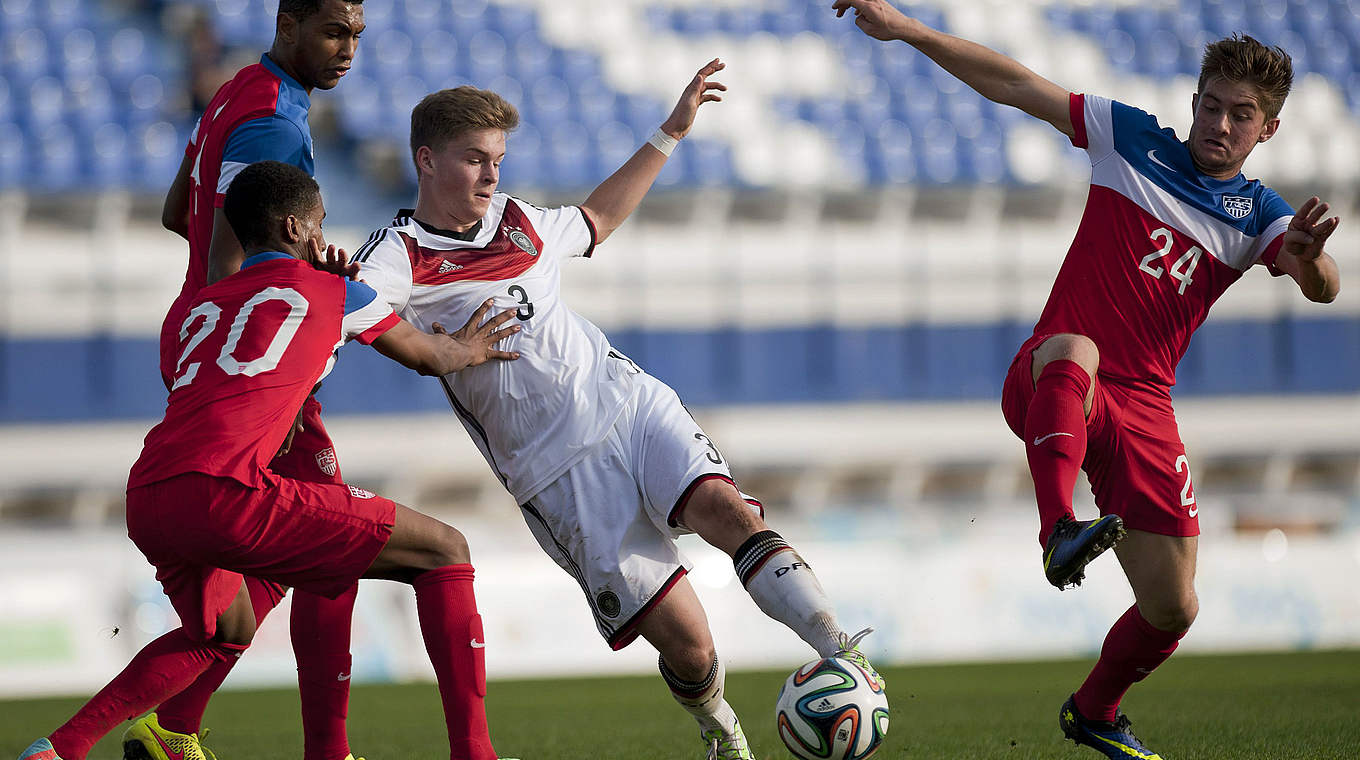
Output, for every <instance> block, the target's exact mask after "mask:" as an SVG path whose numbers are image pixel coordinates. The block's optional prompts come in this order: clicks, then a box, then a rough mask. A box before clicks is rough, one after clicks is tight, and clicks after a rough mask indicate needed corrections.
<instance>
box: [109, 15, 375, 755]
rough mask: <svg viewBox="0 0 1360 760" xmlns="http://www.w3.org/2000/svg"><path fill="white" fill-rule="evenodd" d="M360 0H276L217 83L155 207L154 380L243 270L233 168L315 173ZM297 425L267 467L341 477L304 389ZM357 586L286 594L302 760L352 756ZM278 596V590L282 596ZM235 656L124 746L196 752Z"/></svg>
mask: <svg viewBox="0 0 1360 760" xmlns="http://www.w3.org/2000/svg"><path fill="white" fill-rule="evenodd" d="M362 3H363V0H281V2H280V3H279V11H278V16H277V21H276V29H275V37H274V43H273V46H272V47H271V48H270V50H269V52H268V53H266V54H265V55H263V56H262V57H261V58H260V62H259V63H256V64H252V65H250V66H247V67H245V68H244V69H241V71H239V72H237V74H236V76H235V77H234V78H233V79H232V80H231V81H230V82H228V83H226V84H225V85H223V86H222V87H221V88H220V89H219V90H218V91H217V94H216V95H214V96H213V99H212V101H211V102H210V103H209V104H208V107H207V109H206V110H205V111H204V114H203V116H202V118H201V119H200V120H199V123H198V125H197V126H196V127H195V129H194V133H193V136H192V137H191V139H190V140H189V145H188V147H187V148H186V149H185V154H184V160H183V162H182V163H181V165H180V169H179V174H178V175H177V176H176V178H175V181H174V183H173V184H172V186H171V188H170V191H169V193H168V194H167V195H166V199H165V206H164V208H163V210H162V222H163V223H164V225H165V226H166V228H168V229H170V230H172V231H174V232H176V233H178V234H180V235H182V236H183V237H185V238H186V239H187V240H188V242H189V263H188V268H187V270H186V272H185V276H184V286H183V288H182V289H181V290H180V294H179V296H178V297H177V298H176V299H175V302H174V303H173V304H172V305H171V306H170V309H169V312H168V313H167V314H166V317H165V322H164V324H163V325H162V328H161V342H160V349H161V351H160V353H161V357H160V366H161V376H162V378H163V379H164V380H165V382H166V385H167V386H168V385H169V384H170V383H171V378H172V377H173V375H174V368H175V362H176V361H177V359H178V350H179V341H180V334H179V332H180V329H181V325H182V324H183V322H184V318H185V316H186V315H187V313H188V312H187V309H188V304H189V303H190V302H191V301H192V300H193V299H194V298H195V297H196V296H197V294H198V291H199V290H200V289H201V288H202V287H203V286H204V285H206V284H208V283H210V282H214V281H216V280H219V279H221V278H222V277H225V276H226V275H228V274H231V273H233V272H235V271H237V270H238V269H239V268H240V266H241V261H242V258H243V255H244V254H243V250H242V247H241V244H240V242H239V241H238V240H237V239H236V236H235V234H234V233H233V232H232V230H231V225H230V224H228V223H227V220H226V218H225V216H224V214H223V212H222V199H223V196H224V193H226V191H227V188H228V187H230V186H231V182H232V180H233V179H234V178H235V177H236V174H237V173H238V172H240V171H241V170H242V169H243V168H244V167H245V166H247V165H249V164H251V163H253V162H256V161H264V160H275V161H282V162H284V163H287V164H291V165H293V166H297V167H298V168H300V169H302V170H303V171H305V172H306V173H307V174H309V175H310V174H313V158H312V135H311V129H310V127H309V125H308V123H307V114H308V111H309V109H310V107H311V93H312V91H313V90H317V89H321V90H329V89H331V88H333V87H335V86H336V85H337V84H339V82H340V79H341V77H343V76H344V75H345V72H346V71H347V70H348V69H349V67H350V64H351V63H352V62H353V60H354V56H355V54H356V52H357V48H358V42H359V35H360V33H361V32H362V31H363V29H364V10H363V4H362ZM299 427H300V429H299V430H298V431H297V432H296V436H295V437H294V439H293V440H292V441H291V442H290V446H289V447H288V448H287V449H286V450H285V451H283V452H281V453H280V455H279V456H278V457H277V458H276V459H275V460H274V461H273V462H272V463H271V464H270V469H272V470H273V471H274V472H275V473H277V474H279V475H284V476H287V477H290V478H296V479H299V480H309V481H315V482H322V483H343V482H344V481H343V479H342V477H341V473H340V467H339V464H338V462H337V459H336V455H335V447H334V445H333V444H332V442H331V439H330V436H329V435H328V434H327V433H326V429H325V427H324V426H323V425H322V423H321V405H320V404H319V403H317V401H316V399H315V398H314V397H312V396H309V397H308V398H307V402H306V403H305V404H304V405H303V407H302V414H301V417H300V418H299ZM357 591H358V587H357V586H356V587H355V588H352V589H350V590H349V591H347V592H346V593H344V594H342V595H340V596H339V597H338V598H336V599H334V600H331V599H326V598H325V597H321V596H317V595H315V594H309V593H307V592H306V591H301V592H299V593H295V594H294V595H293V606H292V619H291V621H290V629H291V634H292V640H293V652H294V654H295V656H296V658H297V665H298V688H299V693H300V696H301V701H302V727H303V736H304V742H303V746H304V758H305V759H306V760H344V759H345V758H347V757H349V742H348V739H347V737H346V734H345V717H346V712H347V709H348V704H349V679H348V677H347V676H348V675H349V673H350V629H351V618H352V615H353V611H354V598H355V594H356V593H357ZM285 592H286V589H284V588H282V587H279V588H275V589H274V593H275V594H276V595H277V596H279V597H280V598H281V597H282V596H283V594H284V593H285ZM235 662H236V660H235V659H234V658H233V659H230V660H225V661H221V662H219V663H216V664H214V665H213V667H211V668H209V669H208V671H207V672H205V673H204V674H203V676H202V678H200V679H199V680H197V681H195V682H194V683H193V684H192V685H190V686H189V688H187V689H185V690H184V692H182V693H181V694H178V695H175V696H173V697H171V698H170V699H168V700H166V702H165V703H164V704H162V705H160V706H159V708H158V709H157V710H156V712H154V713H151V714H150V715H147V716H146V717H144V718H142V719H140V720H138V721H137V722H135V723H134V724H133V725H132V727H131V728H129V729H128V731H127V734H126V735H125V736H124V743H125V745H126V746H127V747H128V749H129V751H132V752H136V751H138V750H137V749H136V746H137V745H140V747H141V750H140V751H141V752H143V753H145V754H147V755H150V758H151V760H170V759H169V758H168V756H166V755H165V754H164V753H163V752H162V751H161V749H160V744H161V742H169V743H171V744H173V745H176V746H181V745H182V746H187V747H190V749H189V750H188V751H189V752H190V755H189V760H195V759H196V758H201V757H202V751H201V748H200V747H198V738H197V734H198V731H199V725H200V722H201V719H202V717H203V712H204V710H205V709H206V708H207V705H208V700H209V698H210V697H211V696H212V694H213V692H214V691H215V690H216V689H217V687H218V686H220V685H221V683H222V680H223V679H224V678H226V676H227V674H228V673H229V672H230V671H231V668H232V666H233V665H234V664H235ZM158 737H159V738H158Z"/></svg>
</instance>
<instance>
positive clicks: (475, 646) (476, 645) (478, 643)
mask: <svg viewBox="0 0 1360 760" xmlns="http://www.w3.org/2000/svg"><path fill="white" fill-rule="evenodd" d="M468 646H470V647H472V648H473V649H486V642H484V641H478V640H476V639H473V640H472V643H470V644H468Z"/></svg>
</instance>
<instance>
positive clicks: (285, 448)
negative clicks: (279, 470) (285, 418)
mask: <svg viewBox="0 0 1360 760" xmlns="http://www.w3.org/2000/svg"><path fill="white" fill-rule="evenodd" d="M317 387H318V388H319V387H320V386H317ZM312 393H316V388H313V389H312ZM302 431H303V427H302V410H301V409H299V410H298V413H297V417H294V418H293V426H292V427H290V428H288V437H287V438H284V439H283V445H282V446H280V447H279V450H278V452H277V453H275V454H274V458H275V459H277V458H278V457H281V456H283V455H284V454H287V453H288V452H290V451H292V450H293V436H295V435H297V434H298V433H301V432H302Z"/></svg>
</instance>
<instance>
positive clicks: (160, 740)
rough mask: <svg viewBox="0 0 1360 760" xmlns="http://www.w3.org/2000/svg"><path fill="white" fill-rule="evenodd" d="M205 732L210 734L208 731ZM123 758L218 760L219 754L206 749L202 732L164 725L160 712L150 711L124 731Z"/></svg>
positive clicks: (204, 733)
mask: <svg viewBox="0 0 1360 760" xmlns="http://www.w3.org/2000/svg"><path fill="white" fill-rule="evenodd" d="M203 735H204V736H205V737H206V736H207V735H208V732H207V731H204V732H203ZM123 760H217V757H216V756H215V755H213V753H212V752H210V751H209V750H206V749H204V748H203V745H202V744H200V743H199V738H198V734H180V733H176V732H174V731H169V730H166V729H164V728H161V724H160V723H158V722H157V721H156V713H148V714H147V715H145V716H143V717H141V718H139V719H138V720H136V721H134V722H133V724H132V727H131V728H129V729H128V730H127V731H124V732H123Z"/></svg>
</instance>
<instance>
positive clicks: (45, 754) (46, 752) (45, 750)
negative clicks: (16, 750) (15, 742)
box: [19, 737, 61, 760]
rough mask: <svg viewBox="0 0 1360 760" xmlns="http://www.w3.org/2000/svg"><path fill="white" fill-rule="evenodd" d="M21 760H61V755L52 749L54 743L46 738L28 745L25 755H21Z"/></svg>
mask: <svg viewBox="0 0 1360 760" xmlns="http://www.w3.org/2000/svg"><path fill="white" fill-rule="evenodd" d="M19 760H61V755H58V754H57V751H56V750H55V749H52V742H50V741H48V740H47V739H46V737H44V738H42V739H39V740H37V741H36V742H33V743H32V744H30V745H28V749H26V750H24V754H22V755H19Z"/></svg>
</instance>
